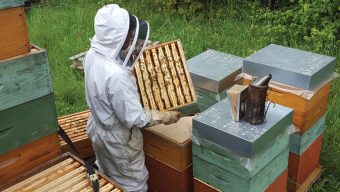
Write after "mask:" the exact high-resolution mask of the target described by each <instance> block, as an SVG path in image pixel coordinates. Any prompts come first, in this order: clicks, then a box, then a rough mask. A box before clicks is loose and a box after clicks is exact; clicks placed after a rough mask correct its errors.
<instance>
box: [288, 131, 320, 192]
mask: <svg viewBox="0 0 340 192" xmlns="http://www.w3.org/2000/svg"><path fill="white" fill-rule="evenodd" d="M321 147H322V135H320V136H319V137H318V138H317V139H316V140H315V141H314V142H313V143H312V144H311V145H310V146H309V148H308V149H307V150H306V151H305V152H303V153H302V155H300V156H299V155H296V154H293V153H290V154H289V162H288V176H289V186H288V187H289V191H295V190H298V189H299V186H302V185H305V184H304V183H305V182H309V181H308V180H307V178H308V177H309V176H310V175H311V174H312V173H313V172H314V171H315V170H316V169H319V168H318V167H319V159H320V152H321Z"/></svg>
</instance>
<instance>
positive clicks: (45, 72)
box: [0, 0, 60, 190]
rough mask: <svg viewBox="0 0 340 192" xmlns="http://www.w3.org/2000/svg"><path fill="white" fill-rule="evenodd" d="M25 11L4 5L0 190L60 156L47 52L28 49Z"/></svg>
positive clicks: (13, 0)
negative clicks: (30, 170) (21, 175)
mask: <svg viewBox="0 0 340 192" xmlns="http://www.w3.org/2000/svg"><path fill="white" fill-rule="evenodd" d="M23 5H24V2H23V0H2V1H1V2H0V26H1V27H0V45H1V48H0V49H1V51H0V122H1V123H0V155H1V161H0V190H1V188H2V187H4V185H6V184H9V183H10V182H12V181H13V179H15V178H17V177H18V176H19V175H20V174H22V173H23V172H25V171H27V170H29V169H32V168H33V167H35V166H37V165H39V164H41V163H43V162H44V161H46V160H49V159H51V158H53V157H55V156H57V155H58V154H60V145H59V142H56V141H57V140H58V136H57V133H56V131H57V113H56V106H55V102H54V94H53V89H52V83H51V75H50V70H49V65H48V61H47V52H46V51H45V50H43V49H41V48H39V47H37V46H34V45H30V42H29V39H28V33H27V27H26V18H25V12H24V7H23Z"/></svg>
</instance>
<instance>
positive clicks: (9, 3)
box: [0, 0, 24, 9]
mask: <svg viewBox="0 0 340 192" xmlns="http://www.w3.org/2000/svg"><path fill="white" fill-rule="evenodd" d="M23 5H24V0H1V1H0V9H6V8H11V7H18V6H23Z"/></svg>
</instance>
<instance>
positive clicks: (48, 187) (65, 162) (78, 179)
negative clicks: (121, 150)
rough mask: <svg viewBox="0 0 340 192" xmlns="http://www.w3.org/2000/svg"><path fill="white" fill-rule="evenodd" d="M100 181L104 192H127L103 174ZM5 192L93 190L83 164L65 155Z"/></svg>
mask: <svg viewBox="0 0 340 192" xmlns="http://www.w3.org/2000/svg"><path fill="white" fill-rule="evenodd" d="M98 179H99V186H100V191H102V192H104V191H105V192H124V191H125V190H123V188H122V187H120V186H119V185H118V184H116V183H114V182H113V181H112V180H110V179H109V178H108V177H106V176H104V175H103V174H101V173H99V178H98ZM4 191H6V192H12V191H65V192H66V191H67V192H71V191H72V192H79V191H81V192H91V191H93V188H92V186H91V183H90V181H89V179H88V178H87V172H86V168H85V167H84V166H83V164H82V162H81V161H80V160H79V159H78V158H76V157H75V156H73V155H71V154H69V153H65V154H63V155H61V156H59V157H57V158H54V159H52V160H50V161H48V162H44V164H43V165H40V166H39V167H37V168H36V169H34V170H31V171H30V172H28V173H26V174H25V175H24V176H23V178H21V179H20V180H18V183H16V184H15V185H12V186H10V187H9V188H7V189H5V190H4Z"/></svg>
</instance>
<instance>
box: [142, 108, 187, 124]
mask: <svg viewBox="0 0 340 192" xmlns="http://www.w3.org/2000/svg"><path fill="white" fill-rule="evenodd" d="M150 113H151V121H150V123H149V126H154V125H158V124H161V123H164V124H165V125H169V124H172V123H176V122H177V121H178V120H179V118H180V115H181V113H180V112H178V111H158V110H151V111H150Z"/></svg>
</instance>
